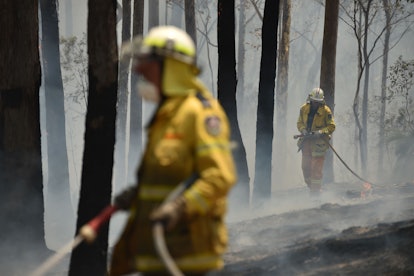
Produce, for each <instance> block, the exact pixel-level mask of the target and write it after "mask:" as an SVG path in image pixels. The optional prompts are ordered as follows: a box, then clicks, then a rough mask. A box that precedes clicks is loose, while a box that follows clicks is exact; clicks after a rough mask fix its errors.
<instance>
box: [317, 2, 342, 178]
mask: <svg viewBox="0 0 414 276" xmlns="http://www.w3.org/2000/svg"><path fill="white" fill-rule="evenodd" d="M325 3H326V6H325V24H324V33H323V43H322V60H321V76H320V87H321V88H322V90H323V91H324V92H325V101H326V104H327V105H328V106H329V108H330V109H331V110H332V114H333V113H334V111H335V67H336V43H337V37H338V12H339V0H327V1H325ZM330 143H331V144H333V140H331V141H330ZM323 180H324V182H325V183H333V182H334V171H333V153H332V151H330V150H329V151H328V153H327V155H326V160H325V166H324V173H323Z"/></svg>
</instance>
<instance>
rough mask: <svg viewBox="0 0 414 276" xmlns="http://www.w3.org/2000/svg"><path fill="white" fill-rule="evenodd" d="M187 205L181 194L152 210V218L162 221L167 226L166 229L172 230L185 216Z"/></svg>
mask: <svg viewBox="0 0 414 276" xmlns="http://www.w3.org/2000/svg"><path fill="white" fill-rule="evenodd" d="M185 207H186V204H185V199H184V197H182V196H180V197H178V198H176V199H175V200H173V201H171V202H168V203H166V204H164V205H161V206H160V207H158V208H157V209H155V210H154V211H152V213H151V214H150V220H151V221H153V222H161V223H162V224H163V225H164V227H166V230H167V231H170V230H172V229H173V228H174V227H175V226H176V225H177V223H178V222H179V221H180V219H181V218H182V217H183V215H184V212H185Z"/></svg>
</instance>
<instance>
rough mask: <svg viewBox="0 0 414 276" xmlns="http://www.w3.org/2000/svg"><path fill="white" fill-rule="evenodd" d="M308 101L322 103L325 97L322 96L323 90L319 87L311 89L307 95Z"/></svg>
mask: <svg viewBox="0 0 414 276" xmlns="http://www.w3.org/2000/svg"><path fill="white" fill-rule="evenodd" d="M308 99H309V101H313V102H318V103H323V102H324V101H325V97H324V96H323V90H322V89H321V88H319V87H316V88H314V89H312V91H311V92H310V93H309V96H308Z"/></svg>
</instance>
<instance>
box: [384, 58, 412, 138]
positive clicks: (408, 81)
mask: <svg viewBox="0 0 414 276" xmlns="http://www.w3.org/2000/svg"><path fill="white" fill-rule="evenodd" d="M388 79H389V81H390V84H389V86H388V95H387V100H388V103H392V102H394V103H397V104H398V106H399V107H398V108H397V110H396V112H394V114H391V116H389V117H388V118H387V125H388V126H389V127H390V129H389V130H390V131H392V132H402V133H410V132H413V131H414V118H413V116H414V104H413V100H414V89H413V88H414V87H413V84H414V60H409V61H404V60H403V59H402V57H401V56H400V57H399V58H398V60H397V61H396V62H395V63H394V65H392V66H390V71H389V75H388Z"/></svg>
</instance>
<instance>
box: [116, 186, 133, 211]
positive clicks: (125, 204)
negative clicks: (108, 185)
mask: <svg viewBox="0 0 414 276" xmlns="http://www.w3.org/2000/svg"><path fill="white" fill-rule="evenodd" d="M136 196H137V187H136V186H131V187H129V188H127V189H125V190H124V191H122V192H121V193H119V194H118V195H117V196H115V199H114V204H115V206H117V207H118V208H119V209H121V210H128V209H129V208H130V207H131V204H132V201H133V200H134V198H135V197H136Z"/></svg>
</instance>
